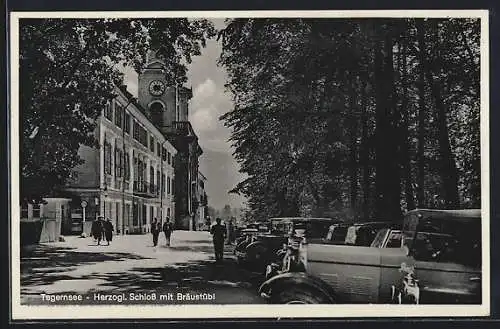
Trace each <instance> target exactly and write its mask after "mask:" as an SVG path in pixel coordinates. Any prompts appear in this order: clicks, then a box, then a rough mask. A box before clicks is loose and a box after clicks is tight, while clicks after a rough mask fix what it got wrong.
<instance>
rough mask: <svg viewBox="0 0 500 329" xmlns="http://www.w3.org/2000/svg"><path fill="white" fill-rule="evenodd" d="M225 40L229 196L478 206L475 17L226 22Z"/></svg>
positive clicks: (293, 205) (369, 211)
mask: <svg viewBox="0 0 500 329" xmlns="http://www.w3.org/2000/svg"><path fill="white" fill-rule="evenodd" d="M219 38H220V39H221V41H222V47H223V51H222V55H221V58H220V64H221V65H223V66H224V67H225V68H226V70H227V72H228V81H227V86H226V87H227V88H228V90H229V91H230V92H231V93H232V94H233V96H234V104H235V107H234V109H233V110H232V111H231V112H228V113H226V114H225V115H223V116H222V117H221V119H222V120H224V123H225V125H226V126H227V127H229V128H231V129H232V136H231V141H232V143H233V146H234V149H235V157H236V159H237V160H238V161H239V162H240V164H241V171H242V172H244V173H245V174H247V175H248V178H247V179H246V180H244V181H242V182H240V183H239V184H238V185H237V186H236V187H235V188H234V190H233V191H232V192H235V193H241V194H244V195H245V196H246V197H248V199H249V206H250V209H251V211H252V212H253V213H254V214H256V215H257V216H260V217H271V216H293V215H335V214H339V213H340V214H342V215H343V216H346V215H347V216H350V217H359V218H366V219H368V218H371V217H376V218H380V219H394V220H398V219H399V218H400V216H401V213H402V211H404V210H408V209H412V208H414V207H415V206H419V207H446V208H454V207H461V206H478V205H479V201H480V189H479V186H480V184H479V182H480V178H479V173H480V168H479V167H480V166H479V121H478V120H479V112H480V111H479V110H480V109H479V53H480V51H479V50H480V47H479V22H478V20H468V19H432V20H415V19H360V20H352V19H349V20H344V19H335V20H333V19H332V20H327V19H232V20H228V21H227V27H226V28H225V29H224V30H223V31H221V33H220V34H219ZM420 73H422V74H420ZM418 196H422V197H418ZM417 199H418V200H417ZM417 201H418V202H417Z"/></svg>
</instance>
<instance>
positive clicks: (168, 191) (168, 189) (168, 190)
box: [167, 176, 170, 194]
mask: <svg viewBox="0 0 500 329" xmlns="http://www.w3.org/2000/svg"><path fill="white" fill-rule="evenodd" d="M167 194H170V177H168V176H167Z"/></svg>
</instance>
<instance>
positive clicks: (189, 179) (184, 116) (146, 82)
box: [138, 51, 203, 229]
mask: <svg viewBox="0 0 500 329" xmlns="http://www.w3.org/2000/svg"><path fill="white" fill-rule="evenodd" d="M165 76H166V75H165V64H164V62H163V61H162V60H161V59H160V58H158V57H157V56H156V54H155V52H154V51H150V52H149V54H148V58H147V62H146V66H145V68H144V70H143V71H142V72H141V73H140V74H139V79H138V80H139V81H138V96H139V104H140V105H141V107H142V108H144V109H145V113H146V115H147V116H148V117H149V118H150V120H151V121H152V122H154V123H155V125H156V126H157V127H159V129H160V131H161V132H162V134H163V135H164V136H165V137H166V138H167V139H168V140H169V141H170V142H171V143H172V145H173V146H174V147H175V148H176V149H177V156H176V157H175V181H174V201H175V211H174V212H173V218H174V221H173V222H174V224H175V227H176V228H177V229H195V228H196V213H197V206H198V204H199V200H198V199H197V194H196V189H197V184H198V167H199V165H198V158H199V157H200V155H201V154H202V153H203V151H202V149H201V147H200V145H199V143H198V137H197V136H196V133H195V132H194V130H193V127H192V126H191V123H190V122H189V100H190V99H191V98H192V90H191V89H190V88H186V87H183V86H172V85H171V84H169V83H168V81H167V80H166V78H165Z"/></svg>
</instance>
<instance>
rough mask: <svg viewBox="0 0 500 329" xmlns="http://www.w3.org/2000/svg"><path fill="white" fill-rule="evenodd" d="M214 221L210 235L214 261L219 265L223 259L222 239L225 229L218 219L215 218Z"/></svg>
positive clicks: (224, 236)
mask: <svg viewBox="0 0 500 329" xmlns="http://www.w3.org/2000/svg"><path fill="white" fill-rule="evenodd" d="M215 221H216V222H217V224H215V225H213V226H212V228H211V229H210V234H212V238H213V242H214V250H215V261H216V262H217V263H219V262H222V260H223V258H224V239H225V238H226V227H225V226H224V225H222V224H221V223H220V222H221V219H220V218H217V219H216V220H215Z"/></svg>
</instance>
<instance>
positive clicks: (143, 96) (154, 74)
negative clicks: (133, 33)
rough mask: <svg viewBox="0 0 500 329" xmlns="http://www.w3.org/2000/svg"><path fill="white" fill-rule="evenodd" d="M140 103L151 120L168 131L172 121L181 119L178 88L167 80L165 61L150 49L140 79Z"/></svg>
mask: <svg viewBox="0 0 500 329" xmlns="http://www.w3.org/2000/svg"><path fill="white" fill-rule="evenodd" d="M138 84H139V85H138V96H139V104H140V105H141V106H142V107H143V108H144V109H145V110H146V115H147V116H148V117H149V118H150V120H151V121H152V122H153V123H154V124H155V125H156V126H157V127H158V128H160V129H161V130H162V132H163V133H166V132H167V131H168V129H169V127H171V126H172V122H174V121H178V120H179V110H178V109H179V105H178V104H179V101H176V99H177V100H178V96H177V91H176V88H175V87H173V86H169V85H168V84H167V82H166V80H165V65H164V62H163V61H162V60H161V59H159V58H157V57H156V53H155V52H154V51H149V52H148V56H147V59H146V66H145V68H144V70H143V71H142V73H141V74H139V79H138Z"/></svg>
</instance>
